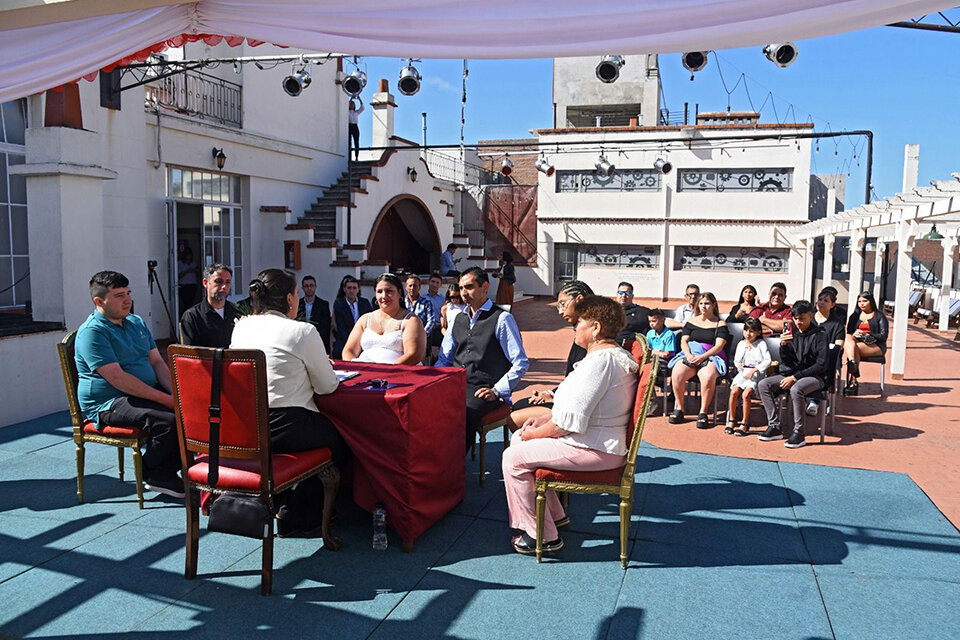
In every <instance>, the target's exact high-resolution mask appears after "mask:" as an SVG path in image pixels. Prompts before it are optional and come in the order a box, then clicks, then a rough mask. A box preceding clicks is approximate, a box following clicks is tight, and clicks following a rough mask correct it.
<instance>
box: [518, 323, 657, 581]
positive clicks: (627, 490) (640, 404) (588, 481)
mask: <svg viewBox="0 0 960 640" xmlns="http://www.w3.org/2000/svg"><path fill="white" fill-rule="evenodd" d="M630 351H631V353H632V354H633V356H634V358H635V359H636V360H637V362H638V363H639V364H640V380H639V383H638V384H637V394H636V398H635V400H634V404H633V429H632V430H628V433H627V436H628V438H629V441H630V446H629V447H628V449H627V455H626V458H625V460H624V464H623V466H621V467H617V468H615V469H609V470H606V471H562V470H557V469H548V468H541V469H537V472H536V492H537V514H536V515H537V546H536V555H537V562H540V561H541V559H542V555H543V519H544V515H545V512H546V502H547V500H546V494H547V491H558V492H559V491H562V492H567V493H593V494H613V495H619V496H620V564H621V565H622V566H623V568H624V569H626V568H627V537H628V536H629V533H630V514H631V512H632V511H633V488H634V484H635V479H634V471H635V470H636V465H637V451H638V450H639V448H640V440H641V439H642V437H643V426H644V424H645V423H646V420H647V407H648V406H649V404H650V397H651V395H652V393H653V388H654V386H655V384H654V383H655V380H656V375H657V369H659V367H660V358H659V357H657V356H656V355H653V354H651V352H650V348H649V346H648V345H647V342H646V339H644V338H643V337H642V336H639V335H638V336H637V340H635V341H634V342H633V343H632V345H631V349H630Z"/></svg>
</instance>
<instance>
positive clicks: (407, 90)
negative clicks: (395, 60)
mask: <svg viewBox="0 0 960 640" xmlns="http://www.w3.org/2000/svg"><path fill="white" fill-rule="evenodd" d="M397 89H399V91H400V93H402V94H403V95H405V96H412V95H414V94H416V93H417V92H418V91H420V72H419V71H417V68H416V67H415V66H413V58H407V66H405V67H404V68H403V69H401V70H400V79H399V80H397Z"/></svg>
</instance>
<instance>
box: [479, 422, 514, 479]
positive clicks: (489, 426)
mask: <svg viewBox="0 0 960 640" xmlns="http://www.w3.org/2000/svg"><path fill="white" fill-rule="evenodd" d="M510 411H511V408H510V405H508V404H506V403H504V404H503V405H501V406H499V407H497V408H496V409H494V410H493V411H490V412H489V413H487V414H486V415H485V416H483V421H482V422H481V423H480V428H478V429H477V433H478V434H479V436H480V485H481V486H483V483H484V481H485V480H486V479H487V471H486V463H487V434H488V433H490V432H491V431H493V430H494V429H500V428H503V447H504V448H507V447H509V446H510V429H509V428H508V427H507V421H508V420H509V419H510ZM476 448H477V443H476V441H474V443H473V446H472V447H471V457H474V458H475V457H476Z"/></svg>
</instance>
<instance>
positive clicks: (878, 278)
mask: <svg viewBox="0 0 960 640" xmlns="http://www.w3.org/2000/svg"><path fill="white" fill-rule="evenodd" d="M886 250H887V245H886V243H885V242H880V241H879V240H877V249H876V252H875V253H874V254H873V297H874V298H876V299H877V300H880V299H881V298H882V297H883V295H882V293H881V291H880V290H881V289H882V288H883V253H884V252H885V251H886Z"/></svg>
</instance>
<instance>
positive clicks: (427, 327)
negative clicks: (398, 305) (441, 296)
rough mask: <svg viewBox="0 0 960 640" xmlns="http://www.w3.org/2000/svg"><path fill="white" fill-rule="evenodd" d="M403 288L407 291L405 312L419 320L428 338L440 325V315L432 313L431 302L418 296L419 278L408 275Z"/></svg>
mask: <svg viewBox="0 0 960 640" xmlns="http://www.w3.org/2000/svg"><path fill="white" fill-rule="evenodd" d="M404 288H405V289H406V290H407V298H406V304H407V311H409V312H410V313H412V314H413V315H415V316H417V317H418V318H420V321H421V322H422V323H423V330H424V331H425V332H426V334H427V336H428V337H429V336H430V332H431V331H433V328H434V327H435V326H437V325H438V324H440V314H439V313H436V312H434V309H433V303H432V302H430V301H429V300H427V299H426V298H424V297H423V296H421V295H420V276H418V275H415V274H412V273H411V274H410V275H408V276H407V279H406V281H405V282H404Z"/></svg>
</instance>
